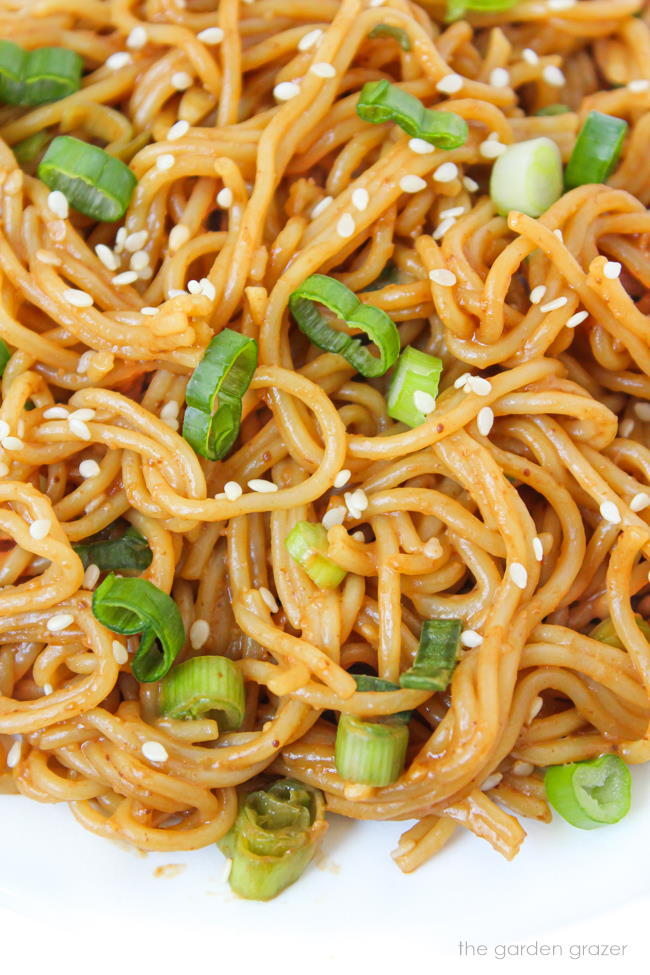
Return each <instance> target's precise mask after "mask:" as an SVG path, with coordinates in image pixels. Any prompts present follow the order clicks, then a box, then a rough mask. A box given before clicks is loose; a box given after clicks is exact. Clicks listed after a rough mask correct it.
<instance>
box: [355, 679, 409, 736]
mask: <svg viewBox="0 0 650 975" xmlns="http://www.w3.org/2000/svg"><path fill="white" fill-rule="evenodd" d="M352 676H353V677H354V681H355V683H356V685H357V690H358V691H359V692H360V693H367V692H368V691H370V692H372V693H375V694H376V693H378V692H382V691H400V690H401V687H400V685H399V684H394V683H393V681H392V680H384V678H383V677H375V676H374V675H373V674H352ZM412 715H413V712H412V711H396V712H395V714H391V715H389V717H390V720H392V721H401V723H402V724H408V723H409V721H410V720H411V717H412Z"/></svg>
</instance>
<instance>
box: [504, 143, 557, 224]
mask: <svg viewBox="0 0 650 975" xmlns="http://www.w3.org/2000/svg"><path fill="white" fill-rule="evenodd" d="M563 189H564V184H563V180H562V157H561V156H560V150H559V149H558V147H557V145H556V144H555V142H553V140H552V139H547V138H546V137H545V136H541V137H540V138H539V139H529V140H528V141H526V142H517V143H515V145H512V146H508V148H507V149H506V151H505V152H504V153H503V155H501V156H499V157H498V159H496V160H495V162H494V165H493V167H492V174H491V177H490V196H491V197H492V202H493V203H494V205H495V206H496V208H497V210H498V211H499V213H500V214H501V215H502V216H507V215H508V213H509V212H510V211H511V210H518V211H519V212H520V213H526V214H528V216H529V217H540V216H541V215H542V214H543V213H544V212H545V211H546V210H548V208H549V207H550V206H551V205H552V204H553V203H555V202H556V200H559V199H560V197H561V196H562V191H563Z"/></svg>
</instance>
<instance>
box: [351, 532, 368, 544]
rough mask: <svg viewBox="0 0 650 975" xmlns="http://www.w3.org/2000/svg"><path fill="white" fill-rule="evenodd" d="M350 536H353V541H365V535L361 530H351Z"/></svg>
mask: <svg viewBox="0 0 650 975" xmlns="http://www.w3.org/2000/svg"><path fill="white" fill-rule="evenodd" d="M350 538H353V539H354V540H355V542H365V540H366V536H365V535H364V534H363V532H362V531H358V532H352V534H351V535H350Z"/></svg>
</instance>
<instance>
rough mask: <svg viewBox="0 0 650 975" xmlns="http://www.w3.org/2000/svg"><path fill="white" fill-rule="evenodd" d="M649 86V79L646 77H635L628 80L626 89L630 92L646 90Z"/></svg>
mask: <svg viewBox="0 0 650 975" xmlns="http://www.w3.org/2000/svg"><path fill="white" fill-rule="evenodd" d="M649 88H650V81H648V79H647V78H635V80H634V81H630V82H628V86H627V90H628V91H632V92H640V91H647V90H648V89H649Z"/></svg>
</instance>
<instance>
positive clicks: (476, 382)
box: [466, 376, 492, 396]
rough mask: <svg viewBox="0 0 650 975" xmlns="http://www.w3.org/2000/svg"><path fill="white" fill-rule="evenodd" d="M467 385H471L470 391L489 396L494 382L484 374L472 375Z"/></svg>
mask: <svg viewBox="0 0 650 975" xmlns="http://www.w3.org/2000/svg"><path fill="white" fill-rule="evenodd" d="M466 385H469V388H470V392H472V393H476V395H477V396H489V395H490V393H491V392H492V383H491V382H490V380H489V379H484V378H483V376H470V377H469V379H468V380H467V383H466Z"/></svg>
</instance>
